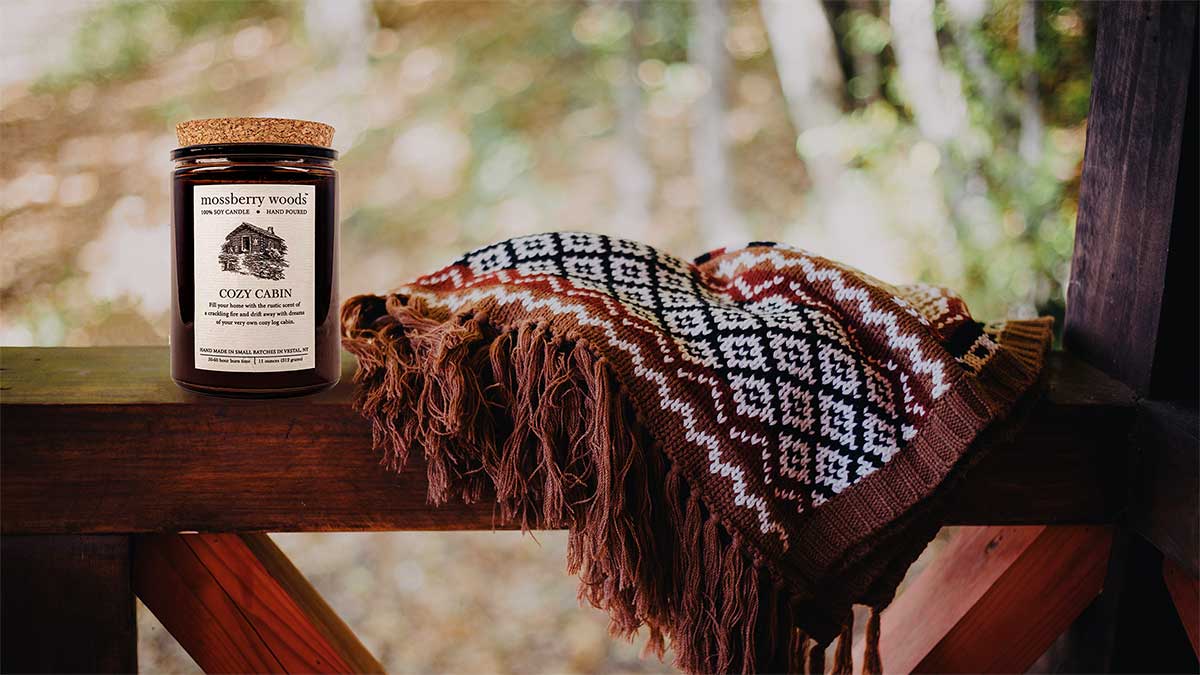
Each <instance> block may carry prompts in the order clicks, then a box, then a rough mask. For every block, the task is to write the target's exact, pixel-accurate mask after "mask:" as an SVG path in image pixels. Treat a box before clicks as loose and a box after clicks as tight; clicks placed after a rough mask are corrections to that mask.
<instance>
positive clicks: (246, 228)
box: [217, 222, 288, 281]
mask: <svg viewBox="0 0 1200 675" xmlns="http://www.w3.org/2000/svg"><path fill="white" fill-rule="evenodd" d="M217 260H218V262H219V263H220V265H221V270H222V271H224V272H236V273H238V274H249V275H253V276H256V277H259V278H260V279H270V280H273V281H278V280H280V279H282V278H283V277H284V270H285V269H286V268H287V266H288V264H287V242H285V241H284V240H283V237H281V236H279V235H278V234H276V233H275V228H274V227H267V229H265V230H264V229H263V228H261V227H259V226H257V225H254V224H253V223H246V222H243V223H242V224H241V225H238V226H237V227H235V228H233V229H232V230H230V232H229V234H227V235H225V243H224V244H222V245H221V253H220V255H218V256H217Z"/></svg>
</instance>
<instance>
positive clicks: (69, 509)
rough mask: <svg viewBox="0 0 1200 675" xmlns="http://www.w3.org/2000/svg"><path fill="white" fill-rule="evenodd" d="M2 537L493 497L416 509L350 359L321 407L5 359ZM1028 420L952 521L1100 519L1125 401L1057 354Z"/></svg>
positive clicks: (352, 516) (313, 517)
mask: <svg viewBox="0 0 1200 675" xmlns="http://www.w3.org/2000/svg"><path fill="white" fill-rule="evenodd" d="M0 359H2V360H3V363H4V367H5V368H6V371H5V373H4V386H5V387H6V388H7V391H5V392H4V399H3V403H2V404H0V411H2V413H3V416H4V424H3V425H0V442H2V443H3V445H4V453H3V454H0V489H2V490H3V493H4V509H3V510H2V511H0V524H2V530H3V532H4V533H6V534H8V533H41V532H178V531H201V532H221V531H225V532H235V531H312V530H454V529H491V528H492V527H493V526H494V525H495V524H496V523H495V520H494V517H493V507H492V505H491V504H490V503H487V502H486V500H485V502H484V503H481V504H475V505H463V504H461V503H453V502H452V503H450V504H446V505H445V506H443V507H440V508H431V507H430V506H429V505H428V504H427V503H426V481H425V474H424V471H425V467H424V464H423V461H422V459H421V458H419V457H418V458H414V460H413V462H412V465H411V466H410V468H409V469H408V470H406V471H405V472H404V473H403V474H401V475H399V476H396V475H392V474H389V473H388V472H387V471H385V470H384V469H382V468H381V467H380V466H379V465H378V460H377V455H376V453H375V452H374V450H372V448H371V432H370V429H369V428H368V425H367V424H366V423H365V422H364V421H363V420H362V418H360V417H359V415H358V413H356V412H355V411H354V410H353V408H352V405H351V400H352V395H353V385H352V383H351V382H350V375H351V372H352V368H353V364H352V362H350V361H349V360H347V362H346V370H345V371H344V375H343V381H342V383H341V384H339V385H338V386H337V387H335V388H334V389H332V390H330V391H328V392H324V393H322V394H319V395H316V396H312V397H308V398H302V399H287V400H278V401H268V402H263V401H240V400H233V399H218V398H211V397H205V396H201V395H198V394H192V393H188V392H185V391H183V390H181V389H179V388H178V387H176V386H175V385H174V384H172V383H171V381H170V380H169V378H168V377H167V353H166V349H165V348H162V347H146V348H137V347H131V348H97V349H3V350H0ZM1038 396H1040V398H1038V399H1037V401H1036V403H1032V404H1031V412H1030V413H1029V414H1028V415H1027V416H1026V418H1027V419H1025V420H1024V422H1023V424H1022V425H1021V426H1019V428H1018V427H1014V428H1012V429H1011V431H1012V433H1011V434H1000V436H1002V437H1003V438H1000V439H999V440H997V441H995V444H994V446H993V447H992V448H991V451H990V455H989V457H988V458H987V459H986V460H984V462H983V463H981V464H980V465H979V466H978V467H976V468H975V469H973V470H972V471H971V472H970V474H969V475H968V477H967V478H965V479H964V482H963V484H962V485H961V486H960V487H959V490H958V495H959V496H958V497H957V498H956V501H955V505H954V511H953V513H952V514H951V519H952V521H953V522H954V523H957V524H973V523H1011V522H1018V523H1020V522H1024V523H1030V522H1033V523H1037V522H1070V523H1095V522H1108V521H1110V520H1111V519H1112V517H1113V513H1114V512H1115V510H1116V509H1117V508H1118V507H1119V506H1120V505H1119V504H1117V503H1115V502H1113V501H1111V499H1110V496H1111V494H1112V492H1113V491H1112V489H1111V484H1112V482H1113V481H1114V479H1115V477H1114V476H1113V475H1111V474H1110V473H1109V470H1110V468H1111V466H1112V462H1111V461H1109V456H1110V455H1112V454H1116V453H1119V452H1120V451H1121V449H1122V445H1121V444H1122V443H1123V441H1124V439H1125V438H1127V436H1128V431H1129V429H1130V427H1131V425H1132V422H1133V413H1134V409H1133V402H1132V397H1131V396H1130V394H1129V392H1128V391H1127V390H1126V389H1125V388H1123V387H1121V386H1120V385H1117V384H1115V383H1114V382H1113V381H1112V380H1111V379H1109V378H1108V377H1106V376H1104V375H1103V374H1101V373H1099V372H1098V371H1096V370H1095V369H1092V368H1089V367H1087V366H1085V365H1083V364H1081V363H1079V362H1078V361H1077V360H1074V359H1071V358H1070V357H1066V356H1063V355H1061V354H1060V355H1053V356H1052V357H1051V358H1050V362H1049V365H1048V367H1047V373H1046V385H1045V391H1044V393H1042V394H1039V395H1038Z"/></svg>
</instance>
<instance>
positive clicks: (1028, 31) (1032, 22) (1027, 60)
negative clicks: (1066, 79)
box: [1017, 0, 1042, 166]
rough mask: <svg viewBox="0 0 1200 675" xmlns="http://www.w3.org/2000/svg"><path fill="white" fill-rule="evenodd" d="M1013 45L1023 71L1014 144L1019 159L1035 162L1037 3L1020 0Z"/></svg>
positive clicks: (1038, 154)
mask: <svg viewBox="0 0 1200 675" xmlns="http://www.w3.org/2000/svg"><path fill="white" fill-rule="evenodd" d="M1017 49H1019V50H1020V52H1021V59H1022V67H1023V68H1024V74H1023V76H1022V77H1021V89H1022V90H1023V91H1022V94H1023V96H1022V99H1021V139H1020V141H1019V142H1018V144H1017V148H1018V150H1019V152H1020V154H1021V159H1023V160H1025V163H1026V164H1028V165H1029V166H1037V165H1038V164H1039V163H1040V162H1041V158H1042V103H1041V99H1040V96H1039V94H1038V73H1037V63H1036V61H1035V59H1036V58H1037V3H1036V2H1035V1H1034V0H1024V1H1023V2H1022V3H1021V17H1020V22H1019V23H1018V24H1017Z"/></svg>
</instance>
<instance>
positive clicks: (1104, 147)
mask: <svg viewBox="0 0 1200 675" xmlns="http://www.w3.org/2000/svg"><path fill="white" fill-rule="evenodd" d="M1195 24H1196V5H1195V4H1193V3H1190V2H1178V3H1175V2H1137V3H1102V4H1101V5H1100V6H1099V24H1098V27H1097V34H1096V58H1095V61H1094V63H1093V66H1092V68H1093V73H1094V75H1093V77H1092V102H1091V109H1090V111H1089V113H1088V134H1087V148H1086V150H1085V152H1084V159H1083V178H1082V183H1081V185H1080V188H1079V220H1078V222H1077V223H1076V226H1075V253H1074V258H1073V260H1072V262H1071V282H1070V285H1069V287H1068V292H1067V315H1066V321H1065V327H1064V333H1063V345H1064V347H1066V348H1067V349H1068V350H1069V351H1071V352H1074V353H1075V354H1076V355H1078V356H1080V357H1082V358H1083V359H1084V360H1086V361H1088V362H1090V363H1091V364H1092V365H1094V366H1096V367H1098V368H1100V369H1101V370H1103V371H1105V372H1107V373H1109V374H1111V375H1113V376H1114V377H1116V378H1117V379H1118V380H1121V381H1122V382H1124V383H1125V384H1127V385H1129V386H1130V387H1132V388H1133V389H1134V391H1135V392H1136V393H1138V394H1141V395H1147V394H1150V393H1152V392H1151V384H1152V379H1153V378H1152V376H1153V375H1154V374H1155V373H1154V371H1155V369H1154V364H1155V362H1156V360H1159V361H1164V360H1168V359H1175V358H1187V359H1188V360H1187V361H1185V362H1184V363H1183V365H1184V366H1186V365H1187V363H1188V361H1190V363H1191V364H1192V366H1193V367H1194V364H1195V363H1196V361H1195V353H1194V352H1195V345H1196V343H1195V341H1194V339H1193V341H1192V342H1191V343H1190V345H1188V346H1187V349H1186V351H1188V352H1189V353H1190V358H1189V357H1188V354H1185V353H1183V351H1184V350H1181V353H1179V354H1168V353H1163V351H1162V350H1161V349H1156V346H1159V344H1160V337H1164V336H1167V334H1168V333H1170V328H1171V327H1173V326H1175V325H1176V324H1177V323H1178V325H1181V326H1184V327H1186V326H1189V325H1191V326H1194V321H1195V314H1196V306H1195V304H1194V303H1193V304H1192V305H1191V306H1190V307H1181V308H1179V311H1180V312H1181V313H1182V312H1186V314H1184V315H1177V316H1175V317H1167V318H1169V319H1171V323H1169V324H1166V325H1164V322H1163V319H1164V307H1163V298H1164V295H1165V292H1164V288H1165V287H1166V280H1167V276H1168V265H1169V263H1175V262H1178V264H1180V265H1188V264H1189V263H1190V265H1191V266H1192V267H1193V268H1194V266H1195V261H1196V250H1195V248H1194V247H1193V248H1191V249H1190V250H1184V251H1179V255H1178V257H1177V258H1176V259H1174V260H1172V259H1170V256H1169V255H1168V252H1169V246H1170V244H1171V240H1172V238H1173V237H1175V236H1180V237H1183V236H1185V235H1187V234H1188V231H1189V230H1190V233H1191V235H1192V237H1193V239H1192V241H1195V239H1194V237H1195V228H1196V222H1195V221H1194V220H1192V221H1191V222H1180V223H1179V224H1178V227H1177V228H1173V227H1172V223H1173V222H1174V220H1175V204H1176V200H1175V197H1176V182H1177V179H1178V178H1179V174H1180V168H1181V164H1180V157H1181V153H1180V148H1181V146H1182V142H1183V135H1184V116H1185V110H1186V107H1187V106H1186V104H1187V101H1188V80H1189V76H1190V73H1191V66H1192V58H1193V55H1194V53H1195V51H1194V44H1193V39H1194V32H1195ZM1191 152H1192V153H1193V154H1192V157H1191V158H1190V159H1189V158H1187V157H1186V156H1185V159H1188V161H1195V156H1194V149H1193V150H1192V151H1191ZM1182 187H1183V192H1182V194H1184V195H1185V196H1187V195H1188V194H1189V193H1190V195H1191V196H1192V197H1194V195H1195V189H1196V186H1195V185H1194V184H1193V185H1184V186H1182ZM1175 230H1177V232H1175ZM1181 271H1182V270H1181ZM1181 290H1182V289H1181ZM1192 292H1193V293H1195V289H1192ZM1193 297H1194V296H1193ZM1193 330H1194V328H1193ZM1193 335H1194V333H1193ZM1175 343H1176V342H1175V340H1174V339H1173V337H1172V341H1171V344H1175ZM1168 365H1171V364H1168V363H1163V366H1164V367H1166V366H1168ZM1174 367H1179V365H1178V364H1175V366H1174ZM1193 385H1194V381H1193Z"/></svg>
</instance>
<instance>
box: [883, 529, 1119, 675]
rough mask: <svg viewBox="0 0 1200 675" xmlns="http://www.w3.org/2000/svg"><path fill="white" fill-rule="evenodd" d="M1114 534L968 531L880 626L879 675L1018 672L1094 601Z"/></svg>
mask: <svg viewBox="0 0 1200 675" xmlns="http://www.w3.org/2000/svg"><path fill="white" fill-rule="evenodd" d="M1111 543H1112V534H1111V530H1110V529H1109V528H1107V527H1101V526H1049V527H1047V526H1022V527H1012V526H1007V527H994V526H993V527H970V528H962V529H960V530H958V531H956V533H955V534H954V536H953V538H952V539H951V540H950V544H949V546H948V547H947V548H946V550H944V551H943V552H942V553H941V555H940V556H939V557H938V559H937V560H935V561H934V562H933V563H932V564H931V565H930V566H929V567H927V568H926V569H925V570H924V571H922V572H921V574H920V575H919V576H918V577H917V578H916V579H915V580H914V581H912V582H911V583H910V584H909V586H908V587H907V588H905V589H903V590H902V591H901V593H900V595H899V596H898V597H897V598H896V600H895V601H894V602H893V603H892V605H891V606H890V607H888V608H887V610H885V611H884V613H883V616H882V621H881V629H882V631H881V639H880V653H881V654H882V655H883V666H884V670H885V672H889V673H892V672H895V673H911V672H921V673H1023V672H1026V670H1027V669H1028V668H1029V667H1030V665H1032V664H1033V663H1034V662H1035V661H1036V660H1037V658H1038V656H1040V655H1041V654H1042V653H1043V652H1045V651H1046V648H1047V647H1048V646H1049V645H1050V644H1051V643H1052V642H1054V639H1055V638H1056V637H1058V635H1059V634H1060V633H1062V631H1063V630H1065V629H1066V628H1067V627H1068V626H1069V625H1070V624H1071V622H1072V621H1074V620H1075V618H1076V617H1077V616H1079V614H1080V613H1081V612H1083V610H1084V609H1085V608H1086V607H1087V606H1088V604H1089V603H1091V602H1092V600H1093V599H1095V597H1096V595H1097V594H1099V593H1100V589H1101V587H1102V585H1103V582H1104V575H1105V572H1106V570H1107V565H1108V549H1109V546H1110V545H1111Z"/></svg>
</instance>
